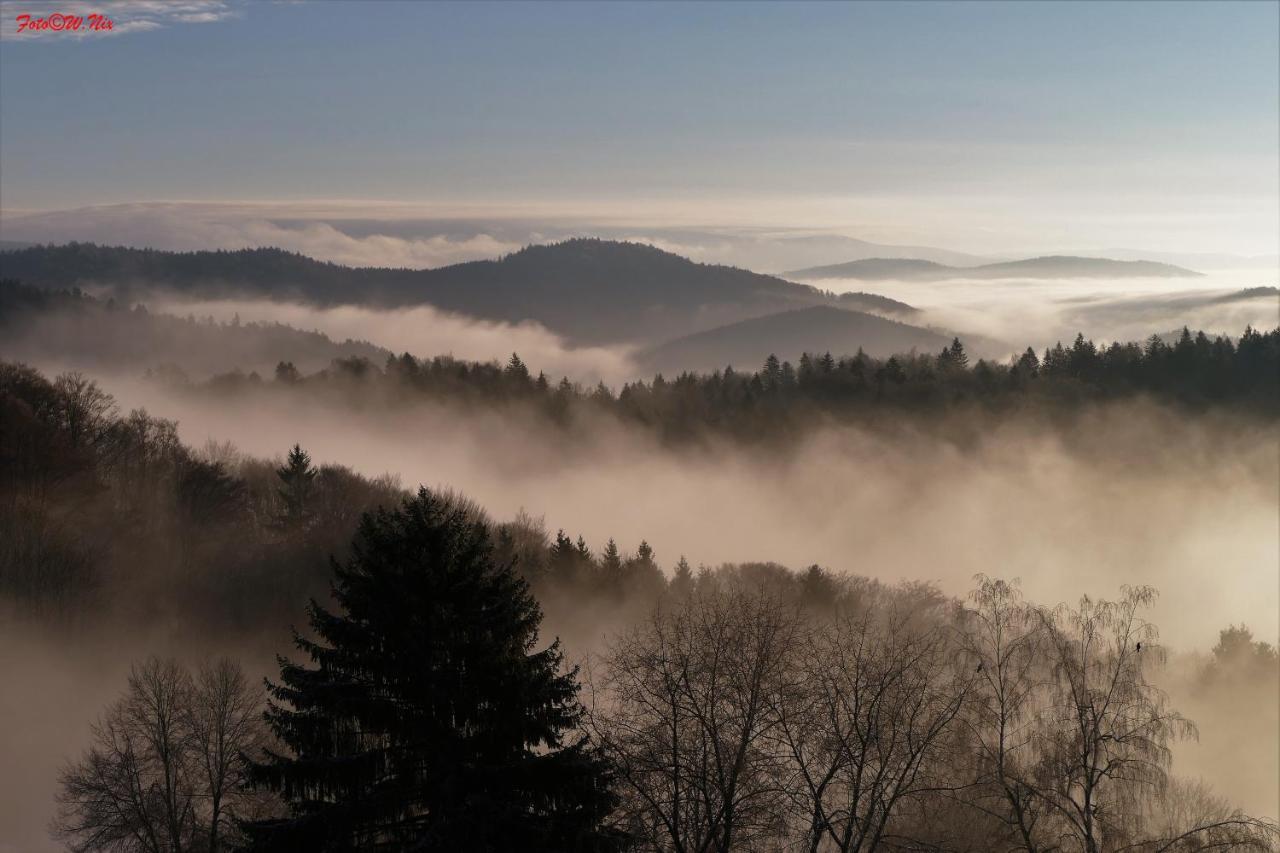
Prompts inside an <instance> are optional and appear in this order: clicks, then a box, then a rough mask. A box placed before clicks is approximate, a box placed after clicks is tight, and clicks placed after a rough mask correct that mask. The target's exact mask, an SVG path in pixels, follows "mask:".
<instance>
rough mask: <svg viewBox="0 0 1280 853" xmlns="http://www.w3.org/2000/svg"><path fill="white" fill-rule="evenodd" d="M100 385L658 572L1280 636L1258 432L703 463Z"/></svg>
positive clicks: (870, 434)
mask: <svg viewBox="0 0 1280 853" xmlns="http://www.w3.org/2000/svg"><path fill="white" fill-rule="evenodd" d="M105 386H106V387H108V388H110V389H112V390H113V391H114V393H115V394H116V396H117V398H118V399H119V401H120V403H121V406H122V408H129V407H133V406H140V407H145V408H146V409H148V410H149V411H150V412H151V413H153V414H156V415H161V416H164V417H172V418H176V419H177V420H178V424H179V426H178V430H179V434H180V435H181V437H182V439H183V441H184V442H186V443H187V444H189V445H192V446H197V447H198V446H201V445H203V444H204V443H205V442H206V441H208V440H211V439H212V440H215V441H230V442H232V443H234V444H235V445H236V446H237V447H238V448H239V449H240V450H242V451H244V452H247V453H249V454H253V455H258V456H278V455H280V454H282V453H283V451H284V450H285V449H286V448H287V447H289V446H291V445H292V444H293V443H294V442H301V443H302V445H303V446H304V447H305V448H306V449H307V450H308V451H309V452H310V453H311V454H312V456H313V458H314V459H315V460H316V462H317V463H318V464H319V463H325V462H336V463H342V464H346V465H350V466H352V467H353V468H354V469H356V470H357V471H359V472H361V473H364V474H367V475H371V476H376V475H379V474H382V473H386V472H390V473H394V474H399V475H400V476H401V478H402V481H403V482H404V483H405V485H407V486H411V487H412V486H415V485H416V484H419V483H423V484H426V485H428V486H448V487H453V488H456V489H459V490H461V491H462V492H464V493H466V494H467V495H468V496H470V497H472V498H474V499H475V500H476V501H478V502H479V503H480V504H481V505H482V506H484V507H485V508H486V509H487V510H489V511H490V512H491V513H493V514H494V515H495V516H496V517H498V518H510V517H512V516H513V515H515V513H516V512H517V511H519V510H521V509H524V510H526V511H528V512H529V513H531V514H533V515H535V516H537V515H544V516H545V518H546V523H547V526H548V528H550V529H551V530H555V529H556V528H557V527H564V528H565V529H566V530H568V531H570V532H571V533H574V534H576V533H579V532H580V533H582V534H584V535H585V536H586V537H587V540H588V542H589V543H591V544H592V545H593V546H598V545H600V544H602V543H603V542H604V540H605V539H606V538H608V537H609V536H612V537H614V538H616V539H617V540H618V541H619V543H622V544H623V545H624V546H626V547H632V548H634V546H635V545H636V544H637V543H638V542H639V541H640V540H641V539H648V541H649V542H650V543H651V544H653V545H654V547H655V548H656V549H657V550H658V553H659V557H660V561H661V562H662V563H663V564H664V565H667V566H670V565H671V564H673V563H674V562H675V560H676V559H677V558H678V557H679V555H681V554H684V555H686V556H688V558H689V559H690V561H691V562H694V563H695V564H696V563H698V562H701V563H706V564H710V565H714V564H717V563H720V562H725V561H747V560H776V561H778V562H781V563H784V564H788V565H792V566H804V565H808V564H811V563H815V562H816V563H820V564H823V565H826V566H830V567H832V568H835V569H838V570H843V571H849V572H856V573H860V574H865V575H869V576H872V577H878V578H883V579H904V578H905V579H920V580H936V581H938V582H939V583H940V584H941V585H942V586H943V588H944V589H946V590H947V591H948V592H953V593H958V592H961V591H963V590H964V589H966V588H967V586H968V584H969V581H970V579H971V578H972V576H973V575H974V574H975V573H978V572H986V573H990V574H999V575H1005V576H1021V577H1023V578H1024V582H1025V585H1026V590H1027V592H1028V595H1029V596H1031V597H1032V598H1034V599H1037V600H1053V601H1058V600H1063V599H1067V598H1071V597H1074V596H1076V595H1079V594H1081V593H1084V592H1088V593H1090V594H1099V595H1106V594H1109V593H1110V592H1112V591H1114V590H1115V589H1116V588H1117V587H1118V586H1119V585H1120V584H1126V583H1128V584H1142V583H1149V584H1153V585H1155V586H1157V587H1159V588H1160V589H1161V591H1162V593H1163V598H1162V601H1161V605H1160V607H1159V610H1158V613H1157V617H1158V618H1157V621H1158V622H1161V623H1162V624H1164V625H1165V626H1167V627H1168V628H1169V632H1168V634H1167V639H1168V641H1169V642H1170V643H1171V644H1172V645H1173V646H1176V647H1179V648H1186V649H1193V648H1207V647H1208V646H1210V645H1212V642H1213V640H1214V639H1215V637H1216V631H1217V630H1218V629H1220V628H1222V627H1225V626H1226V625H1227V624H1229V623H1231V622H1233V621H1235V622H1238V621H1241V620H1243V621H1245V622H1247V623H1248V624H1249V625H1251V626H1252V627H1253V628H1254V629H1255V630H1256V631H1258V632H1259V635H1260V636H1262V637H1274V636H1276V635H1277V634H1278V633H1280V622H1278V614H1280V595H1278V591H1277V589H1276V585H1275V583H1274V576H1275V567H1276V565H1277V564H1278V561H1280V550H1278V549H1280V542H1278V534H1280V526H1278V525H1280V519H1278V518H1277V509H1278V508H1277V494H1276V482H1277V479H1278V478H1280V448H1278V447H1277V445H1276V442H1275V441H1274V436H1273V434H1272V433H1271V432H1270V431H1269V428H1268V426H1267V425H1266V424H1265V423H1255V422H1252V421H1248V420H1244V419H1240V420H1236V419H1232V418H1230V417H1228V416H1225V415H1224V416H1221V417H1219V416H1214V415H1204V416H1200V417H1194V418H1191V419H1186V418H1184V416H1181V415H1177V414H1174V413H1173V412H1171V411H1168V410H1162V409H1159V408H1156V407H1154V406H1152V405H1147V404H1142V403H1131V404H1123V405H1121V404H1116V405H1110V406H1103V407H1097V408H1093V409H1089V410H1086V411H1084V412H1082V413H1081V414H1080V415H1079V416H1078V417H1077V420H1076V421H1075V422H1073V424H1071V425H1070V426H1066V425H1059V426H1057V427H1054V428H1049V427H1048V425H1046V424H1044V423H1042V422H1039V421H1038V420H1036V419H1034V418H1031V417H1027V418H1021V419H1019V418H1015V419H1012V420H1010V421H1008V422H1006V423H1003V424H989V425H987V426H986V427H984V428H982V429H981V431H978V432H976V434H977V435H978V436H980V437H979V438H977V440H976V441H972V440H971V439H970V437H971V436H972V435H974V434H975V432H974V430H973V429H972V427H973V426H974V425H973V424H960V423H958V424H957V430H956V432H957V435H963V436H965V438H962V439H960V440H959V441H957V442H955V443H953V442H949V441H946V440H945V438H944V439H942V440H940V438H939V433H940V430H939V428H938V426H937V425H936V424H935V425H932V426H931V428H930V430H929V432H928V433H924V432H916V431H914V428H913V427H911V426H910V425H909V424H908V423H905V422H904V423H902V424H900V425H897V426H895V427H893V428H892V433H890V432H886V431H884V430H877V431H868V430H859V429H855V428H851V427H836V426H831V427H828V428H824V429H820V430H817V431H816V432H815V433H814V434H812V435H811V436H810V437H809V438H807V439H805V440H803V441H802V443H800V444H799V445H797V446H794V447H791V448H788V449H787V450H786V451H776V452H775V451H770V452H763V451H761V450H759V449H756V450H743V449H741V448H737V447H734V446H729V445H725V446H721V447H711V448H700V449H698V450H696V451H694V450H674V449H670V448H659V447H658V446H657V445H656V444H655V443H654V440H653V439H652V437H651V436H649V435H648V434H646V433H641V432H639V431H636V430H633V429H630V428H627V427H624V426H622V425H621V424H618V423H616V422H613V421H612V420H609V419H604V418H602V419H600V420H598V421H593V422H592V423H591V424H589V425H579V427H580V428H578V429H575V430H573V431H572V432H571V433H567V434H566V433H562V432H559V431H557V430H555V429H553V428H550V427H544V426H542V422H541V421H540V420H539V419H537V418H535V417H533V416H532V414H530V416H529V417H515V416H512V415H511V413H510V412H511V410H509V409H504V410H503V411H504V412H506V414H505V415H503V414H497V413H496V412H489V411H487V410H483V409H482V410H470V411H468V412H467V413H465V414H464V413H462V412H459V411H458V410H455V409H451V408H448V407H445V406H442V405H436V404H425V403H424V404H413V405H410V404H404V405H400V406H396V407H368V406H365V407H362V409H364V410H363V411H356V410H355V409H354V408H348V407H345V406H342V407H335V408H330V407H329V406H328V405H327V404H325V403H322V402H319V401H317V400H315V399H312V398H310V397H308V396H305V395H303V394H298V395H294V394H271V393H264V394H260V395H252V396H249V397H246V398H244V399H243V400H241V401H239V402H236V401H235V400H234V398H233V399H232V400H230V401H228V400H223V399H220V398H217V399H215V398H211V397H203V396H199V395H178V396H173V395H171V394H170V393H169V392H166V391H165V390H163V389H162V388H161V387H159V386H157V385H154V384H151V383H146V382H125V381H123V380H121V379H119V378H116V379H114V380H113V379H107V380H106V381H105ZM964 417H965V416H964V415H958V416H957V418H960V419H963V418H964ZM941 432H942V433H943V434H945V432H946V430H941ZM1175 625H1176V628H1175V627H1174V626H1175Z"/></svg>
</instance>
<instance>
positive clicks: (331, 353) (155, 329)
mask: <svg viewBox="0 0 1280 853" xmlns="http://www.w3.org/2000/svg"><path fill="white" fill-rule="evenodd" d="M388 355H390V353H389V352H388V351H387V350H385V349H382V348H381V347H377V346H374V345H373V344H370V343H366V342H364V341H351V340H348V341H343V342H338V341H334V340H332V339H330V338H329V337H327V336H326V335H323V334H321V333H319V332H306V331H302V330H301V329H295V328H293V327H292V326H285V325H281V324H278V323H239V322H231V323H217V322H213V321H212V320H197V319H195V318H194V317H189V318H185V319H184V318H182V317H173V316H169V315H167V314H153V313H151V312H149V311H147V310H146V309H145V308H143V307H141V306H135V307H134V308H127V307H120V306H118V305H117V304H116V303H115V302H114V301H112V300H101V299H96V298H94V297H92V296H88V295H86V294H84V293H81V292H78V291H66V290H40V289H38V288H35V287H30V286H28V285H23V284H18V283H17V282H13V281H4V280H0V359H6V360H10V361H26V362H31V363H34V364H52V365H59V366H61V365H72V366H82V367H83V366H86V365H92V366H93V367H94V368H95V369H103V370H120V371H125V372H129V373H141V372H142V371H143V370H147V369H151V368H156V367H160V366H162V365H163V366H170V367H176V368H178V369H179V370H180V371H182V372H183V373H185V374H187V375H189V376H191V377H192V378H203V377H206V376H210V375H213V374H215V373H225V372H227V371H229V370H232V369H234V368H239V369H241V370H244V371H246V372H249V371H258V372H259V373H261V374H263V375H265V376H270V375H271V374H272V372H273V371H274V370H275V366H276V365H277V364H279V363H280V362H281V361H291V362H293V364H294V366H296V367H297V368H298V369H299V370H301V371H303V372H304V373H309V372H314V371H316V370H320V369H321V368H324V367H327V366H328V365H329V364H330V363H331V362H332V361H333V360H334V359H339V358H353V357H358V358H367V359H370V360H372V361H373V362H374V363H376V364H382V362H384V361H385V360H386V358H387V356H388Z"/></svg>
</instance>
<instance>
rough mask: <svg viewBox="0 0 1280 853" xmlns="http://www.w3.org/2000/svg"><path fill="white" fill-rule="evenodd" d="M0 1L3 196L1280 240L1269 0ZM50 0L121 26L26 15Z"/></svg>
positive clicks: (866, 231)
mask: <svg viewBox="0 0 1280 853" xmlns="http://www.w3.org/2000/svg"><path fill="white" fill-rule="evenodd" d="M0 9H2V15H0V18H2V26H0V209H2V210H3V215H4V217H5V219H4V222H5V223H12V222H14V221H15V218H21V217H23V216H26V215H29V214H32V213H35V212H44V213H47V212H50V211H55V212H63V213H64V215H65V212H66V211H78V213H76V216H81V217H84V216H87V215H90V214H86V213H85V212H84V211H83V209H85V208H95V207H98V206H104V205H131V206H132V207H130V208H128V210H131V211H134V212H136V211H137V210H139V209H141V208H140V206H147V205H151V206H152V207H151V208H148V209H149V210H151V211H153V212H154V210H156V209H160V210H161V211H162V214H161V215H160V218H164V216H166V215H168V214H167V213H164V211H170V210H172V208H156V207H155V205H156V204H157V203H159V202H185V203H194V204H199V205H205V206H206V207H205V208H203V209H205V210H208V209H209V208H208V207H207V206H208V205H236V206H238V207H237V208H236V209H237V210H241V211H244V210H245V209H251V208H253V206H254V205H268V206H271V209H272V217H273V218H275V219H278V218H280V217H282V216H285V215H286V214H289V213H293V214H297V215H300V216H303V217H304V218H306V217H307V216H309V215H310V214H307V213H305V212H303V213H299V211H307V210H312V211H313V210H314V209H315V205H316V203H317V202H323V203H324V204H325V206H326V209H327V210H330V211H332V210H335V209H337V210H340V211H341V212H342V214H343V216H344V217H345V218H363V217H367V218H371V219H396V218H404V217H406V216H410V215H413V216H430V217H437V218H450V217H452V218H465V217H489V218H494V217H513V216H520V217H525V218H533V219H538V218H554V217H560V218H562V219H563V218H569V219H573V220H574V221H576V222H580V223H586V224H587V225H589V224H591V223H602V224H603V223H617V222H634V223H643V224H649V225H653V224H665V225H673V224H678V225H682V226H683V225H687V226H699V227H704V226H705V227H711V226H724V227H737V228H745V227H757V228H760V227H763V228H796V229H810V230H813V231H818V232H831V233H840V234H846V235H850V236H856V237H861V238H864V239H871V240H878V241H881V242H913V243H924V244H928V245H940V246H945V247H948V248H951V249H955V250H960V251H968V252H985V253H1009V252H1017V251H1021V250H1027V249H1031V248H1046V247H1056V248H1062V247H1086V246H1091V247H1104V246H1131V247H1142V248H1151V249H1153V250H1161V251H1175V250H1177V251H1203V252H1226V253H1235V254H1244V255H1265V254H1275V253H1276V252H1277V251H1280V247H1278V246H1277V243H1278V242H1280V237H1278V236H1277V234H1278V233H1280V163H1278V160H1280V157H1278V154H1277V152H1278V151H1280V46H1278V39H1280V3H1275V2H1244V3H1231V2H1214V3H1192V2H1177V3H1157V2H1137V3H1118V2H1116V3H1073V4H1055V3H1008V2H1004V3H957V4H952V3H943V2H925V3H888V4H879V3H851V4H838V3H818V4H804V3H778V4H769V3H749V4H733V5H727V4H725V5H722V4H716V3H698V4H662V3H643V4H628V3H609V4H599V5H595V4H583V3H568V4H555V3H516V4H509V5H508V4H500V3H479V4H449V3H410V2H364V3H343V2H319V3H295V2H279V3H252V4H250V3H239V2H233V0H225V2H219V0H182V2H174V3H164V2H159V0H126V2H120V3H114V4H112V3H100V4H90V3H84V2H80V0H70V1H69V2H22V1H21V0H15V2H10V0H4V2H2V3H0ZM54 11H62V12H71V13H75V12H77V11H79V12H85V11H101V12H103V13H104V14H106V15H108V16H109V17H111V18H112V19H113V20H114V21H115V23H116V30H115V31H113V32H112V33H111V34H103V33H77V34H71V33H66V32H62V33H39V34H35V35H33V34H32V33H30V32H16V20H17V16H18V15H20V14H24V13H25V14H30V15H32V16H33V17H39V16H41V15H47V14H49V13H51V12H54ZM230 209H231V208H224V210H230ZM92 215H98V216H101V215H104V214H102V213H101V211H100V210H99V211H98V212H97V213H96V214H92ZM111 215H114V214H111ZM228 215H230V214H228ZM237 215H241V214H237ZM242 215H243V216H248V215H249V214H242ZM254 215H255V216H257V217H258V218H259V219H261V218H262V216H261V215H259V214H254ZM153 218H154V217H153ZM233 218H234V217H233ZM64 221H65V220H64ZM72 221H73V223H74V222H80V221H81V220H75V219H73V220H72ZM138 227H139V228H143V226H138ZM14 230H16V229H14ZM62 233H63V232H59V235H62ZM156 233H157V234H160V233H161V232H159V231H157V232H156ZM22 235H23V236H26V232H22ZM145 237H146V232H145V229H144V230H143V233H142V235H141V236H140V237H139V238H138V239H145ZM157 239H158V240H159V241H160V242H163V239H167V238H163V239H161V238H157Z"/></svg>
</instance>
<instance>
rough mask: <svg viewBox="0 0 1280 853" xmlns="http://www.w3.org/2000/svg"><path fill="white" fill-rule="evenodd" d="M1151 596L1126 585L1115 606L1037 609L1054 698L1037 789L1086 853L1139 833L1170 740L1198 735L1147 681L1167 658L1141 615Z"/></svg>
mask: <svg viewBox="0 0 1280 853" xmlns="http://www.w3.org/2000/svg"><path fill="white" fill-rule="evenodd" d="M1155 594H1156V593H1155V590H1153V589H1151V588H1150V587H1137V588H1129V587H1125V588H1124V590H1123V596H1122V597H1121V598H1120V600H1119V601H1114V602H1112V601H1095V600H1093V599H1091V598H1089V597H1088V596H1085V597H1083V598H1081V600H1080V604H1079V607H1078V608H1074V609H1073V608H1070V607H1066V606H1061V607H1058V608H1056V609H1055V610H1052V611H1049V610H1041V611H1039V617H1040V621H1041V623H1042V625H1043V628H1044V632H1045V638H1046V641H1047V645H1046V650H1047V652H1048V655H1049V661H1048V663H1049V665H1050V674H1051V677H1052V683H1051V689H1052V693H1051V696H1050V699H1051V704H1050V705H1049V707H1048V708H1047V709H1046V711H1045V712H1044V714H1043V716H1042V719H1043V730H1042V734H1041V737H1042V738H1043V743H1042V747H1041V749H1042V755H1041V760H1040V766H1039V768H1038V772H1037V776H1038V779H1037V785H1036V788H1035V791H1036V796H1037V797H1039V798H1040V799H1041V800H1043V801H1044V802H1045V803H1046V804H1047V805H1048V806H1049V807H1050V808H1051V809H1052V810H1053V812H1054V813H1055V814H1056V816H1057V817H1058V818H1059V819H1060V821H1061V824H1062V827H1061V831H1062V833H1063V834H1064V835H1066V836H1067V837H1070V838H1072V839H1074V841H1075V843H1076V844H1078V845H1079V848H1080V849H1081V850H1083V851H1085V853H1099V851H1101V850H1102V849H1103V848H1104V846H1105V847H1107V848H1113V847H1115V846H1116V844H1115V840H1116V839H1120V838H1129V837H1133V836H1134V835H1135V834H1136V833H1137V832H1138V831H1139V829H1140V824H1139V818H1140V815H1139V812H1138V808H1139V805H1138V804H1139V800H1140V798H1141V797H1143V796H1146V795H1147V794H1149V793H1150V792H1151V791H1158V790H1159V789H1160V788H1161V787H1162V786H1163V784H1164V782H1165V779H1166V768H1167V767H1168V765H1169V761H1170V752H1169V744H1170V742H1171V741H1172V740H1174V739H1176V738H1181V737H1191V736H1194V734H1195V727H1194V725H1193V724H1192V723H1191V722H1190V721H1189V720H1187V719H1186V718H1185V717H1183V716H1182V715H1181V714H1178V713H1177V712H1176V711H1173V710H1171V709H1169V708H1168V706H1167V702H1166V701H1165V697H1164V694H1163V693H1162V692H1161V691H1160V690H1158V689H1157V688H1156V687H1154V686H1153V685H1152V684H1150V683H1149V682H1148V681H1147V679H1146V668H1147V666H1148V665H1149V664H1154V663H1156V662H1158V661H1161V660H1163V650H1162V649H1161V648H1160V647H1159V646H1157V645H1156V639H1157V632H1156V628H1155V626H1154V625H1152V624H1151V623H1149V622H1147V621H1146V620H1145V619H1143V618H1142V616H1141V613H1140V611H1141V610H1143V609H1144V608H1146V607H1149V606H1150V605H1151V603H1152V602H1153V601H1154V600H1155Z"/></svg>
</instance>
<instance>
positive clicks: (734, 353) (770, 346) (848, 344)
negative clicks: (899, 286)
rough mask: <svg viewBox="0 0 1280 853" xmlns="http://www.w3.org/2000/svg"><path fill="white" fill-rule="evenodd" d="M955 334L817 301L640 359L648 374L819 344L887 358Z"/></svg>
mask: <svg viewBox="0 0 1280 853" xmlns="http://www.w3.org/2000/svg"><path fill="white" fill-rule="evenodd" d="M949 343H951V338H949V337H944V336H942V335H940V334H938V333H936V332H932V331H929V330H928V329H922V328H919V327H917V326H909V325H907V324H905V323H899V322H897V321H894V320H888V319H885V318H884V317H877V316H875V315H873V314H866V313H863V312H861V311H850V310H845V309H843V308H832V307H830V306H827V305H815V306H812V307H810V308H800V309H796V310H794V311H783V312H780V313H777V314H771V315H769V316H768V317H754V318H752V319H750V320H742V321H740V322H737V323H731V324H729V325H727V326H720V327H719V328H716V329H711V330H709V331H706V332H698V333H696V334H693V335H688V336H686V337H683V338H679V339H677V340H674V341H671V342H669V343H666V344H663V345H661V346H658V347H655V348H653V349H651V350H648V351H647V352H645V353H642V354H641V356H640V360H641V363H642V364H643V365H644V367H645V369H646V370H647V371H648V372H649V373H667V374H670V375H676V374H679V373H680V372H681V371H685V370H694V371H707V372H709V371H712V370H717V369H720V368H723V367H725V366H726V365H730V366H732V367H733V368H734V369H736V370H754V369H755V368H756V367H758V366H759V365H760V363H761V362H762V361H763V360H764V356H766V355H768V354H769V353H773V354H775V355H776V356H778V357H779V358H784V359H798V358H799V357H800V355H801V354H802V353H805V352H812V351H813V350H814V347H815V345H816V346H818V347H821V348H823V349H828V350H830V351H831V352H834V353H839V354H841V355H852V354H853V353H855V352H857V351H858V350H860V349H861V350H863V351H865V352H866V353H867V354H868V355H874V356H878V357H884V358H888V357H889V356H891V355H894V354H897V353H905V352H909V351H911V350H927V351H929V352H933V351H936V350H937V349H939V348H940V347H945V346H946V345H947V344H949Z"/></svg>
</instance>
